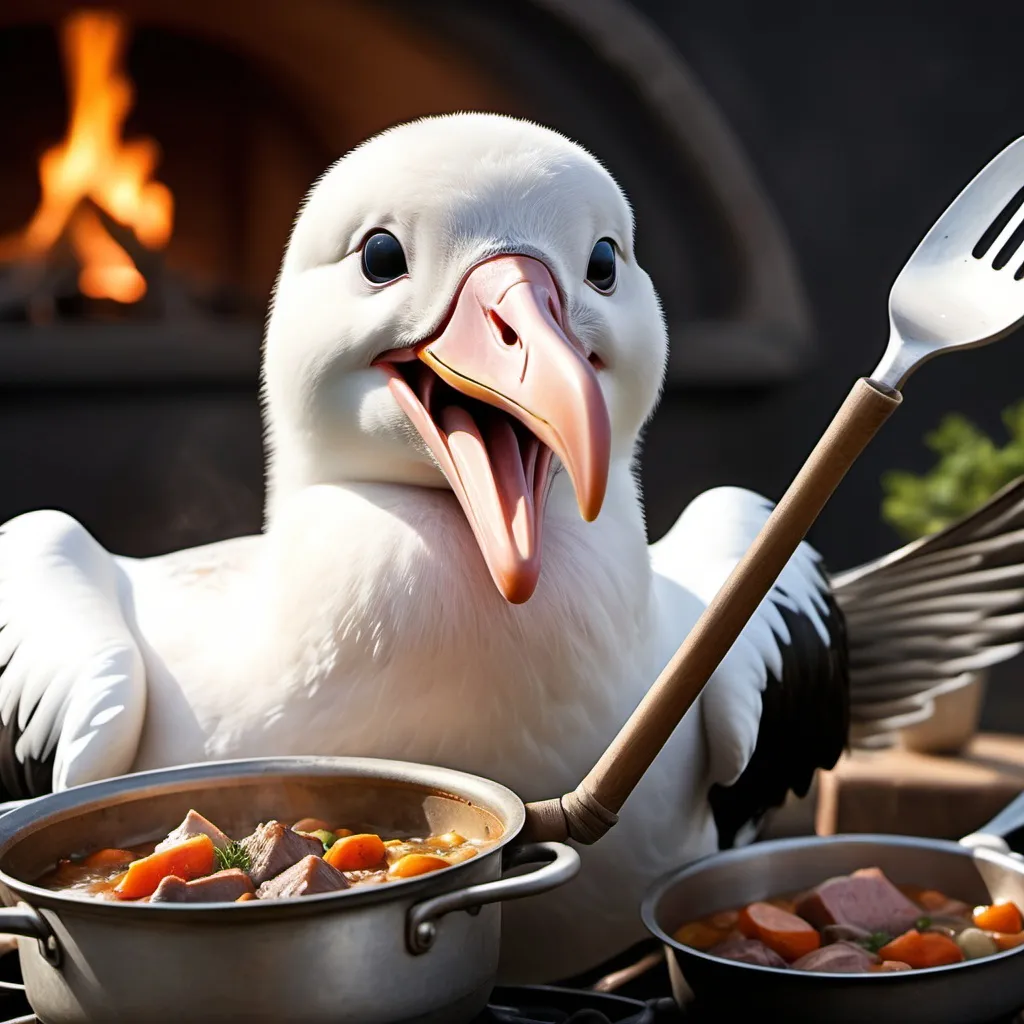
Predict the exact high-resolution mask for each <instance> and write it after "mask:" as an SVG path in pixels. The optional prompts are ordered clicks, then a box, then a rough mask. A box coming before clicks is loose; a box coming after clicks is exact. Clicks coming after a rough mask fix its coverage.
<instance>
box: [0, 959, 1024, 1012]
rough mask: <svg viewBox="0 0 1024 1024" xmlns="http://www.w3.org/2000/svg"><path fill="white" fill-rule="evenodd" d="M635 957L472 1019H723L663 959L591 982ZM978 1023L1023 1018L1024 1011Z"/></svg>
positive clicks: (519, 991)
mask: <svg viewBox="0 0 1024 1024" xmlns="http://www.w3.org/2000/svg"><path fill="white" fill-rule="evenodd" d="M642 952H643V951H642ZM647 955H648V956H649V955H650V951H649V949H648V950H647ZM636 961H637V954H636V951H635V950H634V951H630V952H629V953H627V954H625V955H624V956H623V957H619V958H616V960H615V961H613V962H612V964H611V965H606V969H602V970H601V971H596V972H593V974H592V975H588V976H585V977H581V978H577V979H572V981H571V982H570V983H568V984H567V985H564V986H547V985H537V986H528V985H527V986H509V987H498V988H496V989H495V990H494V992H493V993H492V996H491V1002H490V1005H489V1006H488V1007H487V1009H486V1010H485V1011H484V1012H483V1013H482V1014H480V1016H479V1017H477V1019H476V1020H475V1021H474V1022H473V1024H722V1021H721V1015H720V1014H718V1015H716V1014H714V1013H713V1012H711V1013H709V1012H708V1011H707V1010H705V1009H703V1008H702V1007H700V1006H699V1005H697V1004H696V1003H695V1004H692V1005H691V1006H689V1007H687V1009H686V1012H685V1013H683V1012H682V1011H680V1010H679V1009H678V1008H677V1007H676V1006H675V1004H674V1003H673V1001H672V999H671V998H670V996H669V982H668V971H667V969H666V967H665V964H664V962H661V963H659V964H657V965H656V966H654V967H653V968H651V969H648V970H645V971H643V973H642V974H639V975H638V976H636V977H633V978H632V979H631V980H629V981H627V982H625V983H624V984H623V985H622V987H621V988H620V989H618V990H617V991H616V992H615V993H614V994H613V993H608V992H599V991H593V990H592V989H591V988H590V986H591V985H593V984H594V983H595V982H596V981H598V979H599V978H602V977H605V976H606V975H608V974H609V973H610V972H609V971H608V970H607V966H610V967H611V969H612V970H613V971H619V970H622V969H623V967H624V966H628V965H631V964H634V963H636ZM20 980H21V979H20V976H19V971H18V958H17V955H16V954H15V955H7V956H4V957H0V1024H38V1021H37V1020H36V1018H35V1016H33V1014H32V1008H31V1007H30V1006H29V1004H28V1001H27V1000H26V999H25V994H24V990H23V989H22V986H21V985H20V983H19V982H20ZM979 1024H1024V1011H1022V1012H1021V1013H1019V1014H1016V1015H1014V1016H1012V1017H1007V1018H1005V1019H1004V1020H1000V1021H989V1022H979Z"/></svg>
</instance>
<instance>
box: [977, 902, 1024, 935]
mask: <svg viewBox="0 0 1024 1024" xmlns="http://www.w3.org/2000/svg"><path fill="white" fill-rule="evenodd" d="M972 916H973V919H974V923H975V925H976V926H977V927H978V928H982V929H984V930H985V931H987V932H1003V933H1004V934H1010V935H1013V934H1015V933H1016V932H1019V931H1021V930H1022V929H1024V921H1022V920H1021V916H1020V911H1019V910H1018V909H1017V904H1016V903H1011V902H1010V901H1009V900H1000V901H999V902H998V903H993V904H992V906H990V907H975V908H974V914H973V915H972Z"/></svg>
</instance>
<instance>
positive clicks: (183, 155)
mask: <svg viewBox="0 0 1024 1024" xmlns="http://www.w3.org/2000/svg"><path fill="white" fill-rule="evenodd" d="M871 7H872V5H863V4H857V5H854V4H852V3H850V4H847V3H836V4H828V5H825V4H820V3H818V2H816V0H799V2H795V0H784V2H778V3H771V4H765V3H762V2H759V0H714V2H711V0H703V2H684V0H488V2H487V3H479V2H474V0H420V2H417V0H409V2H402V0H376V2H373V3H369V2H366V3H356V2H351V0H289V2H288V3H282V2H280V0H123V2H119V3H113V4H110V5H107V6H105V7H102V8H93V7H88V8H85V7H83V6H82V5H80V4H75V3H69V2H65V0H3V3H2V4H0V97H3V100H2V105H0V109H2V110H3V113H4V117H3V131H4V144H3V146H2V148H0V194H2V196H3V201H2V202H0V480H2V483H0V521H3V520H4V519H6V518H8V517H10V516H13V515H15V514H17V513H19V512H23V511H27V510H30V509H35V508H40V507H52V508H60V509H64V510H66V511H68V512H70V513H71V514H72V515H74V516H76V517H77V518H79V519H80V520H81V521H82V522H84V523H85V525H86V526H87V527H88V528H89V529H90V530H91V531H92V532H93V533H94V534H95V535H96V536H97V537H98V538H99V540H100V541H101V542H102V543H103V544H104V545H106V546H108V547H110V548H111V549H113V550H115V551H118V552H121V553H125V554H131V555H147V554H153V553H158V552H162V551H167V550H171V549H174V548H178V547H182V546H186V545H193V544H199V543H203V542H207V541H212V540H216V539H220V538H223V537H227V536H232V535H237V534H241V533H248V532H253V531H257V530H258V529H259V528H260V523H261V512H262V488H263V479H262V449H261V428H260V418H259V403H258V366H259V348H260V338H261V331H262V324H263V318H264V316H265V311H266V303H267V300H268V297H269V294H270V291H271V288H272V285H273V281H274V276H275V273H276V269H277V265H278V262H279V260H280V257H281V253H282V250H283V247H284V244H285V241H286V239H287V234H288V230H289V227H290V224H291V221H292V218H293V216H294V214H295V211H296V208H297V207H298V205H299V203H300V201H301V199H302V196H303V194H304V192H305V191H306V189H307V188H308V186H309V185H310V184H311V182H312V181H313V180H314V179H315V177H316V176H317V175H318V174H319V173H320V172H322V171H323V170H324V169H325V167H326V166H327V165H328V164H329V163H330V162H331V161H332V160H334V159H335V158H337V157H338V156H340V155H341V154H343V153H344V152H345V151H346V150H347V149H349V148H350V147H351V146H353V145H355V144H357V143H358V142H360V141H361V140H362V139H364V138H365V137H367V136H368V135H371V134H372V133H374V132H376V131H378V130H380V129H382V128H385V127H386V126H388V125H390V124H393V123H395V122H396V121H401V120H405V119H408V118H411V117H415V116H417V115H422V114H428V113H436V112H443V111H451V110H459V109H484V110H497V111H504V112H507V113H511V114H515V115H519V116H524V117H529V118H533V119H535V120H538V121H541V122H543V123H545V124H548V125H550V126H552V127H554V128H557V129H559V130H561V131H563V132H565V133H566V134H568V135H570V136H571V137H573V138H575V139H577V140H579V141H580V142H582V143H583V144H584V145H585V146H587V147H588V148H589V149H591V150H592V151H593V152H594V153H595V154H597V155H598V156H599V157H600V158H601V160H602V161H603V162H604V163H605V164H606V165H607V166H608V167H609V168H610V170H611V171H612V173H613V174H614V175H615V176H616V177H617V178H618V180H619V181H620V183H621V184H622V185H623V187H624V188H625V189H626V191H627V193H628V194H629V195H630V196H631V198H632V201H633V203H634V206H635V210H636V215H637V221H638V250H639V255H640V259H641V262H642V263H643V265H644V266H645V268H646V269H647V270H648V271H649V273H650V274H651V275H652V277H653V279H654V281H655V284H656V286H657V288H658V290H659V292H660V294H661V296H662V298H663V301H664V305H665V310H666V314H667V317H668V320H669V324H670V330H671V335H672V356H671V365H670V370H669V379H668V383H667V390H666V394H665V398H664V401H663V403H662V405H661V408H660V411H659V412H658V414H657V417H656V418H655V420H654V421H653V423H652V424H651V426H650V429H649V431H648V434H647V440H646V445H645V449H644V456H643V483H644V488H645V492H646V500H647V505H648V515H649V529H650V533H651V536H652V539H653V538H655V537H657V536H660V535H661V534H662V533H663V532H664V531H665V529H667V527H668V526H669V525H670V524H671V523H672V521H673V520H674V519H675V517H676V516H677V515H678V513H679V512H680V510H681V509H682V508H683V506H684V505H685V504H686V502H687V501H689V500H690V499H691V498H692V497H693V496H695V495H696V494H697V493H699V492H700V491H702V490H704V489H706V488H708V487H712V486H715V485H719V484H726V483H728V484H738V485H742V486H746V487H750V488H753V489H755V490H758V491H761V492H763V493H764V494H766V495H768V496H770V497H772V498H778V497H779V495H780V494H781V493H782V491H783V489H784V488H785V486H786V484H787V483H788V482H789V480H790V479H791V477H792V474H793V473H794V472H795V470H796V469H797V468H798V466H799V464H800V462H801V460H802V459H803V457H804V456H805V455H806V454H807V452H808V451H809V449H810V448H811V446H812V445H813V443H814V442H815V441H816V439H817V437H818V436H819V434H820V432H821V430H822V429H823V428H824V427H825V425H826V423H827V422H828V419H829V417H830V415H831V414H832V412H833V411H834V410H835V408H836V407H837V405H838V404H839V402H840V401H841V400H842V398H843V397H844V396H845V394H846V391H847V390H848V388H849V386H850V383H851V382H852V380H853V378H855V377H857V376H860V375H863V374H865V373H868V372H870V370H871V369H872V367H873V366H874V364H875V362H876V361H877V359H878V357H879V356H880V354H881V351H882V349H883V347H884V343H885V340H886V334H887V318H886V300H887V296H888V291H889V287H890V285H891V282H892V280H893V278H894V276H895V274H896V273H897V272H898V271H899V269H900V268H901V267H902V265H903V261H904V260H905V258H906V257H907V256H908V255H909V253H910V251H911V250H912V249H913V247H914V246H915V245H916V243H917V241H918V240H919V238H920V237H921V235H922V233H923V232H924V231H925V230H926V229H927V228H928V227H929V226H930V225H931V223H932V221H933V220H934V219H935V217H936V216H937V215H938V214H939V213H940V212H941V210H942V209H943V208H944V207H945V205H946V204H947V203H948V201H949V200H950V199H951V198H952V197H953V195H954V194H955V193H956V192H957V191H958V190H959V189H960V188H961V187H962V186H963V185H964V184H966V182H967V181H968V180H969V178H970V177H971V176H972V175H973V174H974V173H975V172H976V171H977V170H978V169H980V167H981V166H982V164H983V163H984V162H985V161H987V160H988V159H989V158H990V157H991V156H993V155H994V154H995V153H996V152H997V151H999V150H1000V149H1001V148H1002V147H1003V146H1004V145H1005V144H1007V143H1008V142H1009V141H1011V140H1012V139H1013V138H1015V137H1016V136H1018V135H1021V134H1024V119H1022V117H1021V116H1020V112H1019V111H1018V106H1019V74H1018V71H1019V67H1020V54H1019V50H1020V38H1021V32H1020V30H1021V29H1024V8H1021V7H1020V5H1018V4H1010V3H1008V2H1003V3H995V4H989V5H981V6H977V7H975V8H972V9H971V12H970V17H969V18H965V17H964V7H963V5H962V4H960V3H942V2H938V0H932V2H931V3H929V4H927V5H922V4H915V3H908V2H896V3H890V4H887V5H885V8H884V11H885V13H884V14H883V13H881V10H882V8H881V5H879V6H878V11H879V13H877V14H876V13H872V11H871ZM96 152H106V153H107V154H108V155H113V156H114V158H115V159H114V160H113V161H109V160H108V161H107V162H106V163H107V165H110V164H111V163H112V164H113V165H114V166H115V167H116V168H117V170H116V173H114V174H112V175H108V176H107V178H106V179H104V180H93V179H92V178H91V177H90V173H91V172H90V171H89V168H90V166H92V164H93V163H95V161H92V162H90V161H91V157H90V154H93V155H94V154H95V153H96ZM89 195H92V196H94V197H95V196H102V197H103V202H100V203H99V204H98V205H94V204H93V203H92V202H91V201H90V200H89V199H87V198H86V197H87V196H89ZM110 213H116V219H113V220H112V219H111V218H110V217H109V214H110ZM1021 399H1024V338H1021V339H1019V341H1018V343H1016V344H1015V343H1013V342H1012V341H1011V342H1008V343H1004V344H1001V345H998V346H994V347H992V348H989V349H986V350H983V351H980V352H977V353H967V354H964V355H962V356H958V357H957V358H956V359H950V360H945V361H940V362H939V363H937V364H934V365H932V366H928V367H926V368H925V369H924V370H922V371H921V372H920V373H919V374H918V375H916V377H915V378H914V380H913V382H912V385H911V387H910V390H909V393H908V395H907V401H906V403H905V407H904V408H903V409H902V410H901V411H900V412H899V414H898V415H897V416H896V417H895V418H894V419H893V421H892V422H891V423H890V424H888V425H887V427H886V428H885V430H884V432H883V434H882V436H881V437H880V438H878V439H877V440H876V441H875V442H874V444H873V445H872V446H871V448H870V449H869V451H868V452H867V453H866V455H865V456H864V457H863V458H862V459H861V460H860V462H859V463H858V465H857V466H856V467H855V468H854V470H853V472H852V473H851V474H850V476H849V478H848V479H847V481H846V482H845V483H844V484H843V485H842V487H841V489H840V490H839V492H838V493H837V495H836V497H835V499H834V500H833V502H832V503H831V505H830V506H829V507H828V509H827V510H826V511H825V513H824V515H823V516H822V518H821V520H820V522H819V523H818V525H817V527H816V529H815V531H814V534H813V536H812V540H813V541H814V543H815V544H816V545H817V546H818V548H819V549H820V550H821V551H822V553H823V554H824V556H825V558H826V560H827V561H828V563H829V565H830V567H832V568H834V569H844V568H848V567H851V566H853V565H855V564H857V563H859V562H861V561H864V560H866V559H868V558H871V557H873V556H876V555H880V554H883V553H885V552H887V551H888V550H890V549H892V548H894V547H895V546H897V545H898V544H899V543H900V542H901V539H902V538H901V537H900V536H899V535H898V534H897V533H896V532H895V531H894V529H893V527H892V526H891V525H890V524H889V523H888V522H886V521H885V520H884V519H883V516H882V514H881V504H882V499H883V488H882V483H881V480H882V477H883V475H884V474H885V473H886V472H887V471H890V470H893V469H905V470H911V471H914V472H918V473H921V472H925V471H927V470H929V469H930V468H931V467H932V466H933V464H934V461H935V455H934V453H932V452H931V451H929V449H928V448H927V447H926V445H925V443H924V437H925V435H926V434H927V433H928V432H929V431H931V430H932V429H933V428H934V427H936V426H937V424H938V423H939V421H940V420H941V419H942V417H943V416H944V415H946V414H947V413H949V412H959V413H962V414H964V415H966V416H968V417H969V418H970V419H971V420H973V421H974V422H975V423H976V424H977V425H978V427H979V428H980V429H981V430H983V431H985V432H988V433H989V434H990V435H991V436H992V438H993V440H994V441H995V443H996V444H997V445H1002V444H1003V443H1004V442H1005V440H1006V438H1005V431H1004V427H1003V425H1002V422H1001V420H1000V414H1001V412H1002V410H1003V409H1004V408H1005V407H1007V406H1009V405H1010V404H1012V403H1014V402H1017V401H1019V400H1021ZM1022 675H1024V672H1022V666H1021V663H1020V661H1019V660H1018V661H1015V662H1013V663H1011V664H1009V665H1007V666H1004V667H1003V668H1001V669H1000V670H999V671H998V672H997V673H996V675H995V678H994V679H993V681H992V684H991V686H990V690H989V698H988V703H987V706H986V712H985V719H984V721H985V723H986V724H989V725H995V726H996V727H998V728H1000V729H1001V730H1004V731H1005V730H1007V729H1013V730H1016V731H1022V732H1024V698H1021V697H1018V691H1020V693H1021V694H1024V678H1021V677H1022Z"/></svg>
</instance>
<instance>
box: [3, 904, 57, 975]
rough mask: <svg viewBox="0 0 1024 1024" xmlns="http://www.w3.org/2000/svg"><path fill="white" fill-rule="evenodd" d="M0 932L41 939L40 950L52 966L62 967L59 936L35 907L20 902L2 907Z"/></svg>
mask: <svg viewBox="0 0 1024 1024" xmlns="http://www.w3.org/2000/svg"><path fill="white" fill-rule="evenodd" d="M0 933H6V934H8V935H23V936H25V938H29V939H38V940H39V952H40V953H41V954H42V956H43V958H44V959H45V960H46V962H47V963H48V964H49V965H50V966H51V967H60V961H61V953H60V945H59V944H58V942H57V936H56V935H54V934H53V929H52V928H51V927H50V926H49V925H48V924H47V923H46V920H45V918H44V917H43V915H42V914H40V913H39V911H38V910H36V909H35V908H34V907H30V906H29V905H28V904H27V903H19V904H18V905H17V906H15V907H0Z"/></svg>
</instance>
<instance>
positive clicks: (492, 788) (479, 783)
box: [0, 756, 526, 921]
mask: <svg viewBox="0 0 1024 1024" xmlns="http://www.w3.org/2000/svg"><path fill="white" fill-rule="evenodd" d="M262 775H305V776H322V777H324V778H332V777H334V778H364V779H370V780H374V781H385V782H395V783H399V784H404V785H408V786H412V787H417V788H422V789H424V790H429V791H432V792H433V793H436V794H437V795H438V796H443V797H447V798H449V799H452V800H456V801H459V802H461V803H464V804H469V805H470V806H474V805H475V806H479V807H481V808H482V809H484V810H486V811H489V812H490V813H492V814H493V815H494V816H495V817H496V818H498V820H499V822H500V823H501V825H502V828H503V830H504V831H503V833H502V835H501V837H500V838H499V839H498V840H497V842H496V843H495V844H494V846H493V847H491V848H490V849H489V850H487V851H486V852H484V853H483V854H481V855H480V856H478V857H472V858H470V859H469V860H465V861H462V862H461V863H459V864H452V865H450V866H449V867H447V868H441V869H439V870H437V871H432V872H430V873H429V874H425V875H420V876H418V877H414V878H406V879H399V880H396V881H391V882H387V883H385V884H383V885H373V886H354V887H353V888H351V889H345V890H342V891H340V892H328V893H317V894H315V895H312V896H303V897H302V898H301V899H296V898H282V899H276V900H248V901H245V902H243V903H235V902H229V903H192V904H187V903H186V904H182V903H133V902H124V903H120V902H117V901H114V900H97V899H93V898H91V897H88V896H82V895H73V894H67V893H62V892H59V891H56V890H53V889H44V888H42V887H41V886H38V885H34V884H33V883H31V882H25V881H23V880H21V879H19V878H15V877H14V876H12V875H10V874H8V873H7V872H6V871H4V870H0V885H2V886H4V887H6V888H7V889H9V890H10V891H11V892H12V893H14V894H16V895H17V896H18V897H19V898H22V899H25V900H26V901H27V902H31V904H32V906H34V907H45V908H47V909H51V910H67V911H71V912H75V913H89V914H93V913H95V914H104V915H105V914H113V915H115V916H116V915H122V916H125V915H127V916H130V915H132V914H136V915H147V914H148V915H153V914H163V915H170V916H171V917H173V918H176V919H178V920H180V921H185V920H188V921H196V920H200V919H203V918H205V917H208V916H214V917H216V918H218V919H220V920H223V915H224V912H225V911H226V910H228V909H229V908H230V909H231V910H232V911H234V912H235V913H246V914H249V915H250V916H252V917H267V916H276V917H279V918H280V917H285V916H289V915H302V914H306V913H311V912H316V911H318V910H323V911H326V910H330V909H332V908H335V907H336V908H337V909H343V908H344V907H356V906H362V905H364V904H367V903H375V902H380V903H384V902H389V901H390V900H393V899H405V898H415V897H416V896H418V895H420V894H422V893H427V892H429V891H431V890H434V889H436V888H437V886H438V882H439V881H440V880H441V879H442V878H451V877H452V872H457V871H459V870H462V869H470V868H471V867H472V866H473V865H474V864H478V863H482V862H483V861H484V860H486V859H488V858H490V857H491V856H493V855H494V854H497V853H499V852H500V851H501V850H502V848H503V847H505V846H507V845H508V844H509V843H511V842H512V841H513V840H514V839H515V838H516V837H517V836H518V834H519V833H520V831H521V830H522V828H523V824H524V822H525V817H526V812H525V807H524V805H523V802H522V800H520V799H519V797H518V796H516V794H515V793H514V792H513V791H512V790H510V789H508V788H507V787H506V786H503V785H501V784H500V783H498V782H494V781H493V780H491V779H486V778H483V777H482V776H478V775H470V774H469V773H467V772H459V771H455V770H454V769H451V768H441V767H439V766H437V765H427V764H419V763H416V762H412V761H394V760H387V759H384V758H372V757H313V756H308V757H257V758H240V759H234V760H225V761H202V762H198V763H194V764H186V765H176V766H174V767H171V768H157V769H153V770H150V771H144V772H136V773H133V774H130V775H119V776H116V777H114V778H111V779H104V780H102V781H100V782H91V783H87V784H85V785H82V786H75V787H73V788H71V789H67V790H62V791H61V792H59V793H49V794H47V795H45V796H42V797H38V798H36V799H34V800H32V801H30V802H28V803H26V804H25V805H23V806H22V807H17V808H15V809H14V810H11V811H8V812H7V813H6V814H4V815H0V859H2V858H3V856H4V855H5V854H6V853H7V852H8V851H9V850H10V849H11V848H12V847H13V846H14V845H16V844H17V843H18V842H21V841H22V840H24V839H25V838H27V836H29V835H31V834H32V833H34V832H36V831H38V830H40V829H42V828H44V827H46V826H47V825H50V824H53V823H55V822H57V821H61V820H66V819H68V818H74V817H77V816H79V815H81V814H84V813H86V812H87V811H92V810H97V809H99V808H101V807H103V806H104V805H106V804H109V803H111V802H112V798H114V797H117V796H120V795H122V794H127V793H131V794H134V795H135V797H136V798H139V797H140V796H144V795H145V794H146V793H147V791H148V792H151V793H152V794H153V795H156V794H157V793H166V792H169V791H174V790H175V789H180V788H186V787H185V785H184V784H186V783H205V784H207V788H210V789H213V788H217V783H218V782H222V783H230V782H231V781H233V780H242V779H247V778H258V777H259V776H262ZM451 888H455V886H452V887H451ZM126 919H127V917H126Z"/></svg>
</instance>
